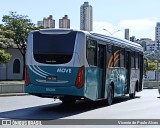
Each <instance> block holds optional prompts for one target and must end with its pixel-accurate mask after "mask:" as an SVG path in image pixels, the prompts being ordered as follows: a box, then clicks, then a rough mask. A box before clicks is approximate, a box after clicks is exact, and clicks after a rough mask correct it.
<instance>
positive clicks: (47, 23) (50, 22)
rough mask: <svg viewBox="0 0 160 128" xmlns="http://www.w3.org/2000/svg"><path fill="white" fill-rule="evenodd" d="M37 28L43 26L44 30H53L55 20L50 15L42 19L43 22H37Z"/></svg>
mask: <svg viewBox="0 0 160 128" xmlns="http://www.w3.org/2000/svg"><path fill="white" fill-rule="evenodd" d="M37 26H38V27H40V26H43V27H44V28H55V20H54V19H53V17H52V15H49V17H48V18H45V17H44V18H43V21H38V22H37Z"/></svg>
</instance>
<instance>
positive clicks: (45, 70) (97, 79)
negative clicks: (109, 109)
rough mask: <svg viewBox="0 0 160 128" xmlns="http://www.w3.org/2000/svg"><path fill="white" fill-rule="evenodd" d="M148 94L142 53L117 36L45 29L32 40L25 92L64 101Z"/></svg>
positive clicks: (140, 49)
mask: <svg viewBox="0 0 160 128" xmlns="http://www.w3.org/2000/svg"><path fill="white" fill-rule="evenodd" d="M142 88H143V48H142V47H141V45H140V44H138V43H134V42H130V41H128V40H125V39H118V38H116V37H113V36H106V35H102V34H98V33H93V32H92V33H90V32H87V31H81V30H72V29H42V30H34V31H31V32H30V33H29V35H28V41H27V51H26V66H25V92H26V93H29V94H31V95H35V96H39V97H47V98H55V99H60V100H61V101H62V103H75V102H76V101H77V100H81V99H86V100H92V101H96V100H105V101H106V103H107V104H108V105H110V104H112V102H113V99H114V98H115V97H119V96H124V95H129V96H130V98H134V97H135V94H136V92H139V91H142Z"/></svg>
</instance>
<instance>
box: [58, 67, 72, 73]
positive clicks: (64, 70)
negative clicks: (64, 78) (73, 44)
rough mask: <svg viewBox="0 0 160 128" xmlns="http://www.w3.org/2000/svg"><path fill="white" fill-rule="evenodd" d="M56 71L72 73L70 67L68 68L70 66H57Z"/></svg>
mask: <svg viewBox="0 0 160 128" xmlns="http://www.w3.org/2000/svg"><path fill="white" fill-rule="evenodd" d="M57 72H60V73H72V69H70V68H58V69H57Z"/></svg>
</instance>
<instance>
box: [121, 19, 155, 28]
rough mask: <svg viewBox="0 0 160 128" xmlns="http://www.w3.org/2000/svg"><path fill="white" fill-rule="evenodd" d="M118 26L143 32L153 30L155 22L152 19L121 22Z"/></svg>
mask: <svg viewBox="0 0 160 128" xmlns="http://www.w3.org/2000/svg"><path fill="white" fill-rule="evenodd" d="M119 26H120V27H123V28H129V29H131V30H136V31H145V30H148V29H151V28H154V27H155V21H154V20H152V19H136V20H122V21H121V22H120V23H119Z"/></svg>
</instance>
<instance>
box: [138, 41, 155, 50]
mask: <svg viewBox="0 0 160 128" xmlns="http://www.w3.org/2000/svg"><path fill="white" fill-rule="evenodd" d="M138 43H140V44H141V45H142V47H143V49H144V51H157V49H158V45H157V43H156V41H153V40H152V39H149V38H141V39H140V40H139V41H138Z"/></svg>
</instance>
